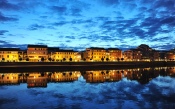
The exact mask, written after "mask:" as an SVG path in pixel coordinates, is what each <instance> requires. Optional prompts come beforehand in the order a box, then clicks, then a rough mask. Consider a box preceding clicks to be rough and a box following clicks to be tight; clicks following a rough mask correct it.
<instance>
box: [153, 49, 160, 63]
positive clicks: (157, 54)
mask: <svg viewBox="0 0 175 109" xmlns="http://www.w3.org/2000/svg"><path fill="white" fill-rule="evenodd" d="M151 57H152V61H160V52H159V51H156V50H153V51H152V56H151Z"/></svg>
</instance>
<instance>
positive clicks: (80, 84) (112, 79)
mask: <svg viewBox="0 0 175 109" xmlns="http://www.w3.org/2000/svg"><path fill="white" fill-rule="evenodd" d="M43 108H46V109H62V108H63V109H82V108H83V109H103V108H104V109H175V67H168V68H167V67H159V68H137V69H120V70H95V71H64V72H63V71H62V72H59V71H58V72H19V73H18V72H17V73H0V109H43Z"/></svg>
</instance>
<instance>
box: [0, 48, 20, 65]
mask: <svg viewBox="0 0 175 109" xmlns="http://www.w3.org/2000/svg"><path fill="white" fill-rule="evenodd" d="M18 51H19V48H0V61H3V62H5V61H6V62H15V61H19V58H18Z"/></svg>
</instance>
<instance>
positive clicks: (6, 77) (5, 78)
mask: <svg viewBox="0 0 175 109" xmlns="http://www.w3.org/2000/svg"><path fill="white" fill-rule="evenodd" d="M15 84H20V82H19V79H18V73H0V85H15Z"/></svg>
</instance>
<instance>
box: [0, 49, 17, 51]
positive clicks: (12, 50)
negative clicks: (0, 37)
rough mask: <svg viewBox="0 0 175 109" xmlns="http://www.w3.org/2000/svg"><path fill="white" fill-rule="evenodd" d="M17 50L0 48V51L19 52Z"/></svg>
mask: <svg viewBox="0 0 175 109" xmlns="http://www.w3.org/2000/svg"><path fill="white" fill-rule="evenodd" d="M19 50H20V49H19V48H0V51H19Z"/></svg>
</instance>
